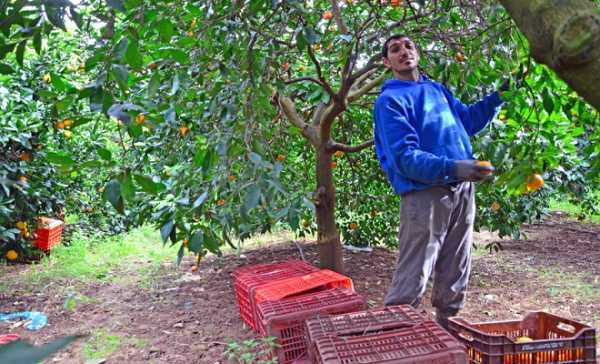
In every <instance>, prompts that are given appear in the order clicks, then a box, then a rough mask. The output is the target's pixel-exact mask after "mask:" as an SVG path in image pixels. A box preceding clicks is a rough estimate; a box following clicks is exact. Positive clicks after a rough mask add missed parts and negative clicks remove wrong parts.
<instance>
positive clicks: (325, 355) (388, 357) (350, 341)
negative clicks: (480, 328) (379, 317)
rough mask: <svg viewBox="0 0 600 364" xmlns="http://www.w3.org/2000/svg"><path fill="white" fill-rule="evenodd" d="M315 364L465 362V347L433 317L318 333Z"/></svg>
mask: <svg viewBox="0 0 600 364" xmlns="http://www.w3.org/2000/svg"><path fill="white" fill-rule="evenodd" d="M313 350H314V352H313V355H312V358H313V363H316V364H342V363H343V364H354V363H356V364H358V363H361V364H371V363H373V364H374V363H377V364H384V363H385V364H421V363H422V364H467V363H468V359H467V354H466V353H465V348H464V347H463V346H462V345H461V344H460V343H459V342H458V341H457V340H456V339H454V338H453V337H452V336H450V334H448V332H447V331H446V330H444V329H442V328H441V327H440V326H439V325H438V324H436V323H435V322H433V321H423V322H421V323H417V324H415V325H413V326H410V327H404V328H401V329H394V330H390V331H381V332H378V333H370V334H368V335H358V336H328V335H325V336H321V337H319V338H317V339H316V340H315V342H314V346H313Z"/></svg>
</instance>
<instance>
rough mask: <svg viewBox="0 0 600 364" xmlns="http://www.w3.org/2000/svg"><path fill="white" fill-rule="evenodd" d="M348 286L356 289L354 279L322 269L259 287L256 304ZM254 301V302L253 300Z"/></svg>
mask: <svg viewBox="0 0 600 364" xmlns="http://www.w3.org/2000/svg"><path fill="white" fill-rule="evenodd" d="M336 287H340V288H348V289H350V290H352V291H354V285H353V284H352V279H350V278H348V277H346V276H344V275H341V274H339V273H336V272H334V271H332V270H329V269H322V270H319V271H316V272H312V273H308V274H305V275H302V276H297V277H291V278H286V279H281V280H278V281H275V282H271V283H268V284H265V285H263V286H260V287H257V288H256V290H255V291H254V296H253V297H251V300H252V299H254V304H255V305H258V304H259V303H261V302H267V301H278V300H281V299H283V298H286V297H291V296H295V295H300V294H302V293H309V292H315V291H323V290H325V289H329V288H336ZM251 303H252V302H251Z"/></svg>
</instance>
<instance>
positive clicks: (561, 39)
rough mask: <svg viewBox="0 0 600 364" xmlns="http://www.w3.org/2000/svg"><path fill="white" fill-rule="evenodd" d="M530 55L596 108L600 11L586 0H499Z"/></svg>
mask: <svg viewBox="0 0 600 364" xmlns="http://www.w3.org/2000/svg"><path fill="white" fill-rule="evenodd" d="M500 3H502V5H503V6H504V7H505V8H506V10H507V11H508V13H509V14H510V16H511V17H512V18H513V19H514V21H515V23H516V24H517V26H518V27H519V29H520V30H521V31H522V32H523V33H524V34H525V36H526V37H527V39H528V40H529V44H530V49H531V55H532V56H533V58H534V59H535V60H536V61H538V62H540V63H543V64H545V65H547V66H548V67H550V68H552V69H553V70H554V71H556V73H557V74H558V75H559V76H560V77H561V78H562V79H563V80H564V81H565V82H566V83H568V84H569V86H571V87H572V88H573V90H575V91H577V93H578V94H579V95H580V96H581V97H583V98H584V99H585V100H586V101H587V102H589V103H590V104H592V105H593V106H594V107H595V108H596V109H598V110H600V12H599V8H598V6H597V5H596V2H595V1H590V0H532V1H523V0H500Z"/></svg>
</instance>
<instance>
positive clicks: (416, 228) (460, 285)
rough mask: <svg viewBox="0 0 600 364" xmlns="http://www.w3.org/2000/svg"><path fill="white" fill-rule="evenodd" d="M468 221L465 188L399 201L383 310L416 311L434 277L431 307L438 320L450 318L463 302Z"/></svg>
mask: <svg viewBox="0 0 600 364" xmlns="http://www.w3.org/2000/svg"><path fill="white" fill-rule="evenodd" d="M474 219H475V185H474V184H473V183H471V182H463V183H460V184H458V185H457V186H453V187H445V186H444V187H442V186H439V187H432V188H429V189H427V190H423V191H413V192H409V193H407V194H405V195H403V196H402V199H401V202H400V231H399V234H398V239H399V254H398V262H397V267H396V271H395V272H394V276H393V278H392V284H391V287H390V289H389V291H388V294H387V296H386V297H385V300H384V303H385V305H386V306H389V305H398V304H410V305H413V306H414V307H417V306H418V305H419V304H420V303H421V300H422V298H423V295H424V294H425V290H426V288H427V281H428V280H429V277H430V276H431V274H432V273H433V272H434V281H433V292H432V298H431V303H432V305H433V306H434V307H435V308H436V309H437V312H438V315H439V316H445V317H448V316H453V315H456V313H457V312H458V310H459V309H461V308H462V307H463V306H464V304H465V299H466V289H467V285H468V281H469V274H470V272H471V246H472V243H473V221H474Z"/></svg>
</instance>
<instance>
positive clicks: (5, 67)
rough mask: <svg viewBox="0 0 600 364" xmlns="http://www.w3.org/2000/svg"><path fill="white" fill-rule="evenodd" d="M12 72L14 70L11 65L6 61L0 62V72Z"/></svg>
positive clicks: (5, 73)
mask: <svg viewBox="0 0 600 364" xmlns="http://www.w3.org/2000/svg"><path fill="white" fill-rule="evenodd" d="M14 72H15V70H14V69H13V68H12V67H11V66H9V65H7V64H6V63H0V74H3V75H7V74H10V73H14Z"/></svg>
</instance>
